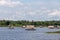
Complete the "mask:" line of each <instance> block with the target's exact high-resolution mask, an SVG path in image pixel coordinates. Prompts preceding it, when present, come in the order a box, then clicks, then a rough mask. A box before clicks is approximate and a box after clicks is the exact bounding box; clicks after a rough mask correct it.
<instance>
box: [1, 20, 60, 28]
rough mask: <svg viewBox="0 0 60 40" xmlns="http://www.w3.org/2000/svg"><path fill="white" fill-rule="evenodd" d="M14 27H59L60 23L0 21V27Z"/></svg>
mask: <svg viewBox="0 0 60 40" xmlns="http://www.w3.org/2000/svg"><path fill="white" fill-rule="evenodd" d="M8 25H13V26H16V27H18V26H19V27H22V26H24V25H34V26H36V27H38V26H49V25H53V26H54V25H59V26H60V21H33V20H32V21H26V20H19V21H12V20H0V27H3V26H8Z"/></svg>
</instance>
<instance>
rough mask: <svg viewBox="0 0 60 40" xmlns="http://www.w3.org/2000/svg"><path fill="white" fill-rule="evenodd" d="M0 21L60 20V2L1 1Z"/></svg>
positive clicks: (32, 0)
mask: <svg viewBox="0 0 60 40" xmlns="http://www.w3.org/2000/svg"><path fill="white" fill-rule="evenodd" d="M0 20H35V21H47V20H60V0H0Z"/></svg>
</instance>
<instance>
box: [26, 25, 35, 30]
mask: <svg viewBox="0 0 60 40" xmlns="http://www.w3.org/2000/svg"><path fill="white" fill-rule="evenodd" d="M25 30H36V29H35V28H34V25H27V26H26V29H25Z"/></svg>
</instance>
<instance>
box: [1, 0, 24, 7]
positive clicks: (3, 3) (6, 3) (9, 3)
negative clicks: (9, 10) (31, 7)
mask: <svg viewBox="0 0 60 40" xmlns="http://www.w3.org/2000/svg"><path fill="white" fill-rule="evenodd" d="M17 5H23V3H21V2H20V1H8V0H0V6H9V7H14V6H17Z"/></svg>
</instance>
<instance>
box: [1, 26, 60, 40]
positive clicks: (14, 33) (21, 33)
mask: <svg viewBox="0 0 60 40" xmlns="http://www.w3.org/2000/svg"><path fill="white" fill-rule="evenodd" d="M35 29H36V30H35V31H27V30H25V29H24V28H20V27H17V28H14V29H9V28H7V27H0V40H60V34H47V33H45V32H50V31H58V30H60V29H48V28H35Z"/></svg>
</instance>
